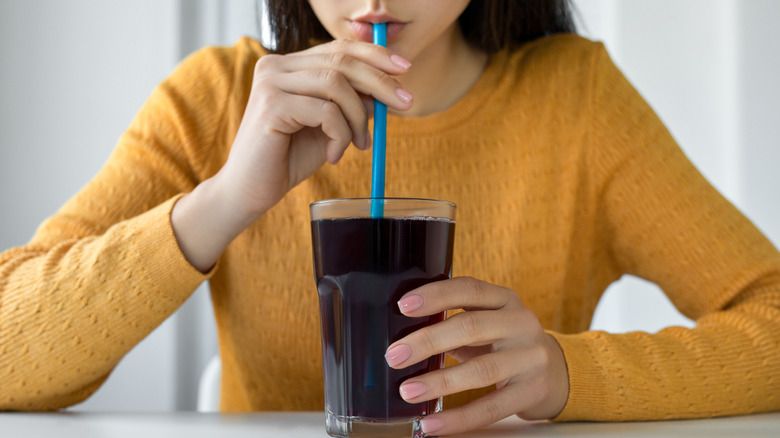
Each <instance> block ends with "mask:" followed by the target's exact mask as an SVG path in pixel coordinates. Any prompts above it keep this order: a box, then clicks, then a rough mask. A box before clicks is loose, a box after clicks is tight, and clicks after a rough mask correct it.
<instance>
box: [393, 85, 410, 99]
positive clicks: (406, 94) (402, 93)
mask: <svg viewBox="0 0 780 438" xmlns="http://www.w3.org/2000/svg"><path fill="white" fill-rule="evenodd" d="M395 94H396V96H398V98H399V99H401V100H402V101H403V102H404V103H409V102H411V101H412V94H411V93H409V92H408V91H406V90H404V89H403V88H396V89H395Z"/></svg>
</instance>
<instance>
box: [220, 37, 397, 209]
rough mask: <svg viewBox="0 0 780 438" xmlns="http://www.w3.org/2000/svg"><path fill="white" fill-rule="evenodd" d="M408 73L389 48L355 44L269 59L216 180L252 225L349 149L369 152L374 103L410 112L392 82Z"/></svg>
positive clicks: (260, 69) (332, 45)
mask: <svg viewBox="0 0 780 438" xmlns="http://www.w3.org/2000/svg"><path fill="white" fill-rule="evenodd" d="M408 66H409V62H408V61H406V60H404V59H402V58H400V57H399V56H398V55H394V54H393V53H392V52H391V51H390V50H388V49H386V48H383V47H380V46H377V45H374V44H369V43H365V42H354V41H334V42H331V43H327V44H322V45H318V46H315V47H313V48H311V49H308V50H305V51H303V52H298V53H293V54H289V55H266V56H263V57H262V58H261V59H260V60H259V61H258V62H257V65H256V67H255V73H254V80H253V84H252V91H251V94H250V96H249V102H248V103H247V107H246V112H245V114H244V118H243V120H242V122H241V126H240V127H239V130H238V134H237V135H236V138H235V141H234V143H233V148H232V150H231V152H230V156H229V158H228V161H227V163H226V164H225V166H224V168H223V169H222V170H221V171H220V175H219V176H218V178H221V179H224V181H221V184H222V186H223V187H224V188H225V189H226V190H227V192H228V193H231V196H234V197H235V198H236V199H237V200H239V201H240V202H239V205H240V207H239V208H244V209H246V211H245V212H244V213H245V214H246V215H247V216H248V218H249V219H250V221H254V220H255V219H257V217H259V216H260V215H261V214H262V213H263V212H265V211H266V210H268V209H269V208H271V207H272V206H273V205H275V204H276V203H277V202H279V200H281V198H282V197H283V196H284V195H285V194H286V193H287V192H288V191H289V190H290V189H292V188H293V187H295V186H296V185H297V184H298V183H300V182H301V181H303V180H304V179H306V178H308V177H309V176H311V175H312V174H313V173H314V172H316V171H317V169H319V168H320V167H321V166H322V165H323V164H324V163H325V161H328V162H330V163H331V164H336V162H338V160H339V159H340V158H341V156H342V155H343V154H344V151H345V150H346V148H347V147H348V146H349V144H350V142H352V143H354V144H355V146H357V147H358V148H360V149H368V148H369V147H370V143H371V142H370V138H369V135H368V127H367V126H368V125H367V124H368V118H369V114H370V111H371V108H372V105H373V104H372V101H371V98H372V97H375V98H377V99H379V100H380V101H382V102H384V103H386V104H387V105H388V106H389V107H391V108H393V109H396V110H399V111H403V110H406V109H409V107H411V95H410V94H409V93H408V92H405V91H403V89H402V87H401V83H400V82H399V81H398V80H397V79H395V78H393V76H394V75H399V74H403V73H405V72H406V70H407V69H408ZM399 90H401V91H400V92H399Z"/></svg>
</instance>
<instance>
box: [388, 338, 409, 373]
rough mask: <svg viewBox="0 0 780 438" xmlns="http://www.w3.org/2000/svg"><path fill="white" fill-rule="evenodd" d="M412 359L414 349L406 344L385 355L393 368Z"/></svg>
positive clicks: (392, 349) (399, 345)
mask: <svg viewBox="0 0 780 438" xmlns="http://www.w3.org/2000/svg"><path fill="white" fill-rule="evenodd" d="M410 357H412V347H410V346H408V345H406V344H398V345H396V346H395V347H393V348H391V349H389V350H387V353H385V360H386V361H387V363H388V364H389V365H390V366H391V367H395V366H398V365H400V364H402V363H404V362H406V361H407V360H408V359H409V358H410Z"/></svg>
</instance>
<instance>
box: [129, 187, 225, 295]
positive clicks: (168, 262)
mask: <svg viewBox="0 0 780 438" xmlns="http://www.w3.org/2000/svg"><path fill="white" fill-rule="evenodd" d="M182 196H184V195H183V194H180V195H177V196H175V197H173V198H171V199H169V200H167V201H165V202H163V203H162V204H160V205H158V206H157V207H154V208H152V209H151V210H149V211H147V212H146V213H144V214H142V215H141V216H139V217H138V221H139V223H138V226H139V228H140V229H144V230H146V231H145V232H144V234H146V236H147V238H145V239H141V240H140V242H139V253H140V254H145V255H147V256H151V257H150V258H148V259H147V263H145V265H146V266H145V268H146V270H147V271H148V272H149V274H150V277H151V278H158V279H165V281H166V282H168V283H167V285H168V289H169V290H190V291H191V289H194V287H197V286H198V285H199V284H200V283H202V282H204V281H206V280H208V279H209V278H210V277H211V276H212V275H213V274H214V271H215V270H216V265H215V266H213V267H212V268H211V269H210V270H209V271H208V272H206V273H203V272H200V271H199V270H197V269H196V268H195V267H194V266H192V264H191V263H190V262H189V261H188V260H187V258H186V257H185V256H184V253H182V251H181V248H180V247H179V241H178V240H177V239H176V235H175V234H174V232H173V224H172V222H171V212H172V211H173V206H174V205H176V202H177V201H178V200H179V199H181V197H182ZM193 285H194V287H193Z"/></svg>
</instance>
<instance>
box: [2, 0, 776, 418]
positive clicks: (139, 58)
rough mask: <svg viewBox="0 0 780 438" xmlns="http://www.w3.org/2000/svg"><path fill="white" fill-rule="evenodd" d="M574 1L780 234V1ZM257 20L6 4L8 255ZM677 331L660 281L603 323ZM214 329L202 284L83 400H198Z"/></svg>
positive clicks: (147, 0) (162, 403) (209, 0)
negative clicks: (207, 52) (178, 86)
mask: <svg viewBox="0 0 780 438" xmlns="http://www.w3.org/2000/svg"><path fill="white" fill-rule="evenodd" d="M575 3H576V4H577V5H578V7H579V10H580V19H581V22H584V24H585V27H584V29H582V33H583V34H585V35H586V36H589V37H591V38H594V39H599V40H602V41H604V42H605V43H606V45H607V48H608V50H609V51H610V53H611V54H612V56H613V58H614V59H615V61H616V63H617V64H618V65H619V66H620V67H621V68H622V69H623V71H624V73H625V74H626V76H628V78H629V79H630V80H631V81H632V82H633V83H634V84H635V86H636V87H637V88H638V89H639V90H640V92H641V93H642V94H643V95H644V96H645V98H646V99H647V100H648V101H649V102H650V104H651V105H652V106H653V107H654V108H655V109H656V111H657V112H658V113H659V114H660V116H661V118H662V119H663V120H664V121H665V122H666V123H667V125H668V127H669V128H670V130H671V131H672V133H673V134H674V135H675V137H676V138H677V140H678V141H679V142H680V144H681V146H682V148H683V149H684V150H685V151H686V153H687V154H688V155H689V156H690V157H691V159H692V160H693V161H694V163H695V164H696V165H697V166H698V167H699V168H700V169H701V171H702V172H703V173H704V174H705V176H707V177H708V178H709V179H710V181H711V182H712V183H713V184H714V185H715V186H716V187H717V188H718V189H720V190H721V191H722V192H723V193H724V194H725V195H726V196H727V197H728V198H729V199H731V200H732V201H733V202H734V203H735V204H736V205H737V206H738V207H740V208H741V209H742V210H743V211H744V212H745V213H746V214H747V216H748V217H750V218H751V219H752V220H753V221H754V222H755V223H756V224H757V225H758V226H759V227H760V228H761V229H762V230H763V231H764V232H765V233H767V235H768V236H769V237H770V239H772V240H773V241H774V242H775V244H777V243H778V242H780V202H779V201H780V196H778V195H780V189H779V188H780V176H779V175H780V172H778V171H777V169H776V168H777V166H778V164H780V148H779V147H778V141H779V139H780V123H778V116H779V115H780V111H779V110H778V105H780V81H778V80H777V78H779V77H780V61H779V60H780V26H779V25H778V24H780V23H778V22H779V21H780V2H777V1H773V0H739V1H738V0H632V1H620V0H578V1H576V2H575ZM255 22H256V21H255V8H254V1H253V0H134V1H127V0H69V1H67V2H65V1H58V0H3V1H2V2H0V250H3V249H7V248H10V247H12V246H17V245H23V244H24V243H25V242H26V241H27V240H28V239H29V238H30V237H31V236H32V234H33V232H34V231H35V228H36V227H37V225H38V224H39V223H40V222H41V221H42V220H43V219H45V218H46V217H47V216H49V215H51V214H52V213H53V212H55V211H56V209H57V208H58V207H59V206H60V205H62V203H64V202H65V201H66V200H67V199H68V198H69V197H70V196H71V195H72V194H73V193H75V192H76V191H78V189H79V188H80V187H81V186H83V185H84V184H85V183H86V182H87V181H88V180H89V179H90V178H91V177H92V176H93V175H94V174H95V173H96V172H97V171H98V170H99V169H100V167H101V165H102V164H103V162H104V161H105V160H106V158H107V157H108V155H109V154H110V152H111V149H112V148H113V146H114V144H115V143H116V140H117V139H118V137H119V136H120V135H121V133H122V132H123V131H124V129H125V128H126V127H127V125H128V124H129V123H130V120H131V119H132V117H133V115H134V114H135V112H136V111H137V110H138V108H139V107H140V106H141V105H142V104H143V102H144V100H145V99H146V97H147V96H148V95H149V93H150V92H151V90H152V88H153V87H154V86H155V85H156V84H157V83H158V82H160V81H161V80H162V79H163V78H164V77H165V76H166V75H167V74H168V73H169V72H170V71H171V70H172V69H173V68H174V67H175V65H176V64H177V63H178V62H179V61H180V60H181V59H182V57H184V56H185V55H187V54H188V53H191V52H192V51H193V50H195V49H196V48H198V47H201V46H203V45H208V44H232V43H233V42H235V40H236V39H237V38H238V37H239V36H241V35H244V34H247V35H252V36H255V37H257V35H258V30H257V27H256V25H255ZM312 293H314V290H312ZM675 324H677V325H680V324H681V325H687V326H690V325H691V324H692V323H691V322H690V321H688V320H687V319H685V318H683V317H682V316H680V315H679V314H678V313H677V312H676V311H675V310H674V309H673V308H672V307H671V305H670V304H669V302H668V300H666V299H665V297H663V295H662V294H661V293H660V292H659V291H658V290H657V288H656V287H655V286H653V285H650V284H647V283H646V282H643V281H641V280H638V279H632V278H626V279H623V280H621V281H620V282H618V283H617V284H616V285H614V286H613V287H611V288H610V289H609V290H608V291H607V293H606V295H605V297H604V299H603V300H602V302H601V303H600V305H599V309H598V311H597V314H596V317H595V319H594V322H593V328H595V329H604V330H610V331H613V332H625V331H629V330H648V331H656V330H658V329H660V328H662V327H665V326H668V325H675ZM214 330H215V329H214V322H213V317H212V315H211V309H210V303H209V299H208V295H207V291H206V288H205V287H202V288H201V289H199V290H198V291H197V292H196V293H195V294H194V295H193V297H192V298H191V299H190V300H189V301H188V302H187V304H186V305H185V306H184V307H183V308H182V309H181V310H180V311H178V312H177V313H176V314H175V315H174V316H173V317H171V318H170V319H169V320H168V321H167V322H166V323H164V324H163V325H162V326H161V327H160V328H158V329H157V330H156V331H155V332H154V333H153V334H152V335H151V336H150V337H148V338H147V339H146V340H145V341H143V342H142V343H141V344H140V345H139V346H138V347H136V348H135V349H134V350H133V351H132V352H131V353H130V354H129V355H128V356H127V357H126V358H125V359H124V360H123V361H122V362H121V363H120V365H119V366H118V367H117V369H116V370H115V372H114V373H113V374H112V376H111V378H110V379H109V380H108V382H107V383H106V384H105V385H104V386H103V387H102V388H101V389H100V390H99V391H98V392H97V393H96V395H95V396H93V397H92V398H91V399H90V400H88V401H87V402H85V403H83V404H81V405H78V406H76V407H74V408H72V409H74V410H93V411H94V410H108V411H123V410H134V411H167V410H187V409H193V408H194V407H195V395H196V386H197V380H198V377H199V374H200V372H201V370H202V368H203V366H204V365H205V363H206V362H207V360H208V358H209V357H211V356H212V355H213V354H215V353H216V351H217V347H216V336H215V333H214ZM0 384H2V382H0Z"/></svg>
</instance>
